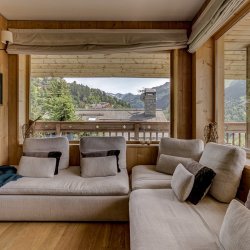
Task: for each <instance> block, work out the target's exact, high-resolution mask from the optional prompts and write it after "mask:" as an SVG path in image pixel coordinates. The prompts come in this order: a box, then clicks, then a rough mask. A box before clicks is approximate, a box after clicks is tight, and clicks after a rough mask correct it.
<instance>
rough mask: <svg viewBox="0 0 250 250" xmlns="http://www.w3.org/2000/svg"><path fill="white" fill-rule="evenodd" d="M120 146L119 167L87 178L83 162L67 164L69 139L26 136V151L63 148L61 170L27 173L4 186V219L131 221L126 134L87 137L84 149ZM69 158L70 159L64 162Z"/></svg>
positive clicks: (0, 207)
mask: <svg viewBox="0 0 250 250" xmlns="http://www.w3.org/2000/svg"><path fill="white" fill-rule="evenodd" d="M84 145H88V150H95V151H98V150H107V149H108V148H110V149H119V150H120V152H121V153H120V157H119V162H120V168H121V172H119V173H117V174H116V175H115V176H107V177H91V178H84V177H81V175H80V166H70V167H69V166H68V159H69V145H68V140H67V139H66V138H63V137H59V138H48V139H27V140H26V141H25V143H24V152H30V151H31V150H33V151H34V152H44V151H46V150H50V151H52V150H59V151H61V152H62V153H63V154H62V161H61V160H60V164H61V165H59V173H58V175H55V176H54V177H53V178H31V177H23V178H20V179H19V180H17V181H13V182H9V183H8V184H6V185H5V186H3V187H2V188H1V189H0V220H1V221H127V220H128V197H129V181H128V174H127V170H126V142H125V139H124V138H123V137H113V138H112V137H111V138H100V137H92V138H83V139H82V140H81V142H80V147H82V148H83V150H85V148H86V146H84ZM65 163H66V164H65Z"/></svg>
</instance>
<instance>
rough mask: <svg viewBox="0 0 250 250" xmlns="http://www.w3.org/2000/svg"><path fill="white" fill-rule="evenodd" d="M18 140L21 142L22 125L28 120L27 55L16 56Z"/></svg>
mask: <svg viewBox="0 0 250 250" xmlns="http://www.w3.org/2000/svg"><path fill="white" fill-rule="evenodd" d="M18 114H19V116H18V142H19V143H23V135H22V126H23V125H24V124H26V123H27V122H28V120H29V56H26V55H19V56H18Z"/></svg>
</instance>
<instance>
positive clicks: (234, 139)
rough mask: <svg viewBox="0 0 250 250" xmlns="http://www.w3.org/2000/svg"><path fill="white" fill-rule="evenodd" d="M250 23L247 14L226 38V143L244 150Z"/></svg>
mask: <svg viewBox="0 0 250 250" xmlns="http://www.w3.org/2000/svg"><path fill="white" fill-rule="evenodd" d="M249 20H250V19H249V15H247V16H246V17H245V18H243V19H242V20H241V21H239V22H238V23H237V24H236V25H235V26H234V27H232V28H231V29H230V30H229V31H228V32H227V33H226V34H225V36H224V79H225V81H224V87H225V88H224V90H225V95H224V105H225V109H224V117H225V120H224V121H225V143H227V144H233V145H238V146H241V147H250V144H249V142H250V137H249V135H248V134H249V132H250V128H249V126H248V124H249V122H248V121H249V119H250V113H249V111H248V110H249V108H250V106H249V97H250V92H249V90H250V89H249V76H250V68H249V66H247V61H249V59H250V58H249V56H250V32H249V26H250V21H249Z"/></svg>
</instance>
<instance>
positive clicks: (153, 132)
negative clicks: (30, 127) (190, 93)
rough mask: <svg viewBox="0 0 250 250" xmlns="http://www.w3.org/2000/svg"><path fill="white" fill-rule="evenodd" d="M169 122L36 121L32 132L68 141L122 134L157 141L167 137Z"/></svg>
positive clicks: (137, 139) (136, 139) (128, 138)
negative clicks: (63, 138)
mask: <svg viewBox="0 0 250 250" xmlns="http://www.w3.org/2000/svg"><path fill="white" fill-rule="evenodd" d="M169 131H170V122H130V121H125V122H122V121H117V122H116V121H115V122H113V121H112V122H102V121H101V122H89V121H88V122H57V121H55V122H54V121H37V122H36V123H35V126H34V134H35V135H36V136H41V137H44V136H46V137H50V136H55V135H66V136H67V137H68V138H69V140H70V141H77V140H79V139H80V137H82V136H124V137H125V138H126V139H127V141H145V142H147V141H150V142H153V141H159V140H160V139H161V138H162V137H168V136H169Z"/></svg>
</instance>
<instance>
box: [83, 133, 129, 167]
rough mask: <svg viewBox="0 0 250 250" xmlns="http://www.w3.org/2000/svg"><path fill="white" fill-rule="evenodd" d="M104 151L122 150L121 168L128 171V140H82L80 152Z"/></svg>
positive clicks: (87, 138) (117, 138)
mask: <svg viewBox="0 0 250 250" xmlns="http://www.w3.org/2000/svg"><path fill="white" fill-rule="evenodd" d="M104 150H106V151H107V150H120V154H119V167H120V168H121V169H126V140H125V138H124V137H122V136H117V137H94V136H93V137H92V136H89V137H83V138H81V140H80V152H81V153H87V152H95V151H104Z"/></svg>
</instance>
